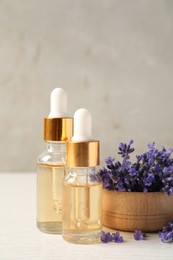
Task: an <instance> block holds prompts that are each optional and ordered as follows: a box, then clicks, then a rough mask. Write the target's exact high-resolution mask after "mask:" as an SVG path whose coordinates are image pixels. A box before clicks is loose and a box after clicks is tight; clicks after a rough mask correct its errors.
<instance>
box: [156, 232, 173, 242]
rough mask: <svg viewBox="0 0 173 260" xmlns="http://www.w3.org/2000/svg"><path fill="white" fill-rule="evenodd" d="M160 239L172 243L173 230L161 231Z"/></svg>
mask: <svg viewBox="0 0 173 260" xmlns="http://www.w3.org/2000/svg"><path fill="white" fill-rule="evenodd" d="M159 236H160V239H161V241H162V242H164V243H170V242H173V231H169V232H165V233H163V232H160V234H159Z"/></svg>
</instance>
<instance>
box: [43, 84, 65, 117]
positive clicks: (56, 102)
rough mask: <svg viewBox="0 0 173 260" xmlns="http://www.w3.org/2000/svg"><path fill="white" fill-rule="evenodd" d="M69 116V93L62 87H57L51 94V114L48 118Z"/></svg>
mask: <svg viewBox="0 0 173 260" xmlns="http://www.w3.org/2000/svg"><path fill="white" fill-rule="evenodd" d="M66 116H67V94H66V92H65V90H64V89H62V88H55V89H54V90H53V91H52V92H51V96H50V114H49V116H48V118H61V117H66Z"/></svg>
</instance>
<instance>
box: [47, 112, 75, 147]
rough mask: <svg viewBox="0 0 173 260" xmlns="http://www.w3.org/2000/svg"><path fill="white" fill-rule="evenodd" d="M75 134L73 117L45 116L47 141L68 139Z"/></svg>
mask: <svg viewBox="0 0 173 260" xmlns="http://www.w3.org/2000/svg"><path fill="white" fill-rule="evenodd" d="M72 135H73V118H71V117H63V118H48V117H45V118H44V140H45V141H64V142H66V141H68V140H70V139H71V137H72Z"/></svg>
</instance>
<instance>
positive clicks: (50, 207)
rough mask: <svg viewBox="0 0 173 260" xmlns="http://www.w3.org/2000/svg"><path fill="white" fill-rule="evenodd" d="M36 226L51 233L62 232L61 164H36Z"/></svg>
mask: <svg viewBox="0 0 173 260" xmlns="http://www.w3.org/2000/svg"><path fill="white" fill-rule="evenodd" d="M37 176H38V177H37V227H38V228H39V229H40V230H41V231H43V232H45V233H51V234H60V233H62V181H63V177H64V166H63V165H58V166H55V165H49V164H38V175H37Z"/></svg>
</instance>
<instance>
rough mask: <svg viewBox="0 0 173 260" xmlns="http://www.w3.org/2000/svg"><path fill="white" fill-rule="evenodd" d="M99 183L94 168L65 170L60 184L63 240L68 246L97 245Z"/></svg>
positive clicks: (99, 207)
mask: <svg viewBox="0 0 173 260" xmlns="http://www.w3.org/2000/svg"><path fill="white" fill-rule="evenodd" d="M101 228H102V182H101V179H100V176H99V175H98V174H97V168H96V167H67V168H66V174H65V177H64V181H63V230H62V235H63V238H64V239H65V240H66V241H68V242H72V243H78V244H92V243H98V242H99V241H100V233H101Z"/></svg>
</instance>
